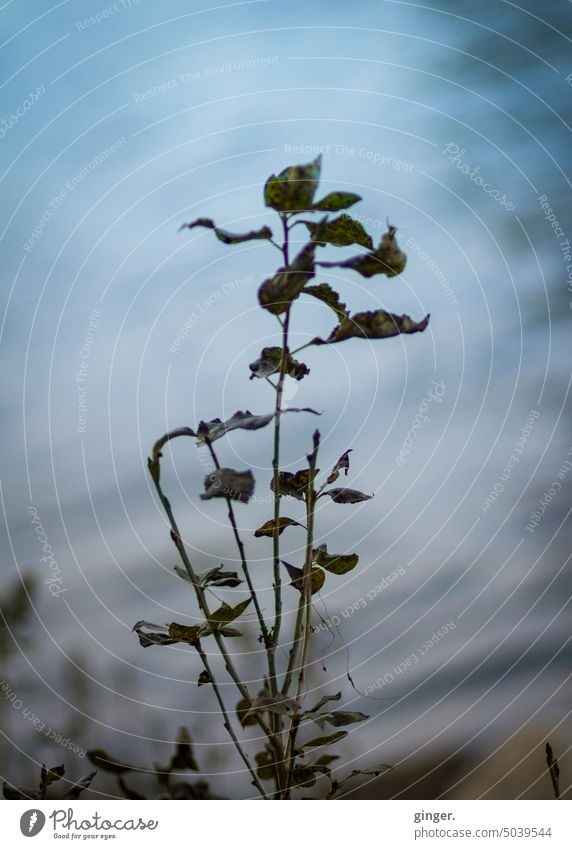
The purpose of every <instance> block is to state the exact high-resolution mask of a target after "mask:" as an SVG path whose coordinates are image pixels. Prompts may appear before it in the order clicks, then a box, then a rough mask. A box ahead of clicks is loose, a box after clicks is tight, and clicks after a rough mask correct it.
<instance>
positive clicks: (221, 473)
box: [200, 469, 254, 503]
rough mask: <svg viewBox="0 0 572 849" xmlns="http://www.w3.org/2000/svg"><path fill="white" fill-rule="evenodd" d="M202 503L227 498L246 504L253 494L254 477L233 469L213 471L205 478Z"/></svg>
mask: <svg viewBox="0 0 572 849" xmlns="http://www.w3.org/2000/svg"><path fill="white" fill-rule="evenodd" d="M204 486H205V492H202V493H201V495H200V497H201V499H202V500H203V501H208V500H209V499H211V498H229V499H231V500H233V501H242V502H243V503H248V501H249V500H250V497H251V495H252V493H253V492H254V477H253V475H252V472H251V471H250V470H248V471H246V472H236V471H235V470H234V469H215V470H214V471H213V472H211V474H210V475H207V476H206V478H205V483H204Z"/></svg>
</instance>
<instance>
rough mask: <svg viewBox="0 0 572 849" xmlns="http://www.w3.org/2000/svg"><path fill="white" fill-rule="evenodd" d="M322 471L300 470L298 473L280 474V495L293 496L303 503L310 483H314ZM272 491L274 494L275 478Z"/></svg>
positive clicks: (271, 487)
mask: <svg viewBox="0 0 572 849" xmlns="http://www.w3.org/2000/svg"><path fill="white" fill-rule="evenodd" d="M319 471H320V470H319V469H315V470H314V471H313V472H312V470H311V469H300V470H299V471H297V472H279V473H278V490H279V493H280V495H291V496H292V498H297V499H298V501H303V500H304V497H305V495H306V493H307V491H308V486H309V484H310V481H314V480H315V478H316V475H317V474H318V472H319ZM270 489H271V490H272V492H274V478H272V481H271V483H270Z"/></svg>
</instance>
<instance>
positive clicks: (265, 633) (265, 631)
mask: <svg viewBox="0 0 572 849" xmlns="http://www.w3.org/2000/svg"><path fill="white" fill-rule="evenodd" d="M207 446H208V449H209V451H210V455H211V457H212V460H213V463H214V465H215V468H216V469H220V463H219V461H218V457H217V455H216V453H215V450H214V448H213V446H212V443H211V442H210V441H209V440H207ZM225 500H226V504H227V507H228V518H229V521H230V524H231V527H232V532H233V534H234V538H235V540H236V545H237V547H238V553H239V555H240V563H241V567H242V571H243V573H244V577H245V578H246V583H247V585H248V589H249V591H250V597H251V598H252V601H253V602H254V607H255V610H256V615H257V616H258V622H259V623H260V631H261V634H262V639H263V640H264V646H265V648H266V649H267V650H268V647H269V644H270V639H271V638H270V634H269V632H268V628H267V627H266V622H265V621H264V617H263V615H262V610H261V609H260V604H259V602H258V596H257V595H256V592H255V589H254V584H253V583H252V578H251V577H250V571H249V569H248V563H247V561H246V552H245V549H244V543H243V542H242V539H241V537H240V533H239V530H238V525H237V522H236V516H235V514H234V508H233V506H232V500H231V499H230V498H226V499H225ZM269 671H270V670H269ZM270 674H272V673H270ZM274 677H276V672H274Z"/></svg>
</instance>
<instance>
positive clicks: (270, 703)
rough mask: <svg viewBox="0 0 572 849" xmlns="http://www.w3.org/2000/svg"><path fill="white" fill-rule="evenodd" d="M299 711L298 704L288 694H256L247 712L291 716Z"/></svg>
mask: <svg viewBox="0 0 572 849" xmlns="http://www.w3.org/2000/svg"><path fill="white" fill-rule="evenodd" d="M299 711H300V704H299V702H297V701H296V700H295V699H291V698H289V697H288V696H282V695H278V696H257V697H256V698H255V699H254V700H253V702H252V705H251V706H250V708H249V710H248V712H247V714H255V713H276V714H280V715H288V716H293V715H294V714H296V713H298V712H299Z"/></svg>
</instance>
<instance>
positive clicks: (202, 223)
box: [180, 218, 272, 245]
mask: <svg viewBox="0 0 572 849" xmlns="http://www.w3.org/2000/svg"><path fill="white" fill-rule="evenodd" d="M193 227H208V228H209V230H214V231H215V234H216V237H217V239H218V240H219V241H221V242H223V243H224V244H225V245H238V244H239V243H240V242H251V241H252V240H253V239H271V238H272V230H271V229H270V227H261V228H260V229H259V230H251V231H250V232H249V233H240V234H238V233H229V232H228V230H221V229H220V227H217V226H216V225H215V223H214V221H213V220H212V218H197V219H196V220H195V221H192V222H191V223H190V224H183V225H182V226H181V228H180V229H181V230H192V229H193Z"/></svg>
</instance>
